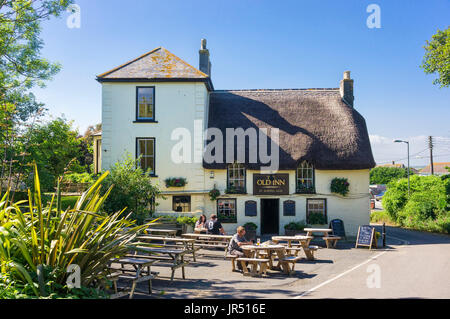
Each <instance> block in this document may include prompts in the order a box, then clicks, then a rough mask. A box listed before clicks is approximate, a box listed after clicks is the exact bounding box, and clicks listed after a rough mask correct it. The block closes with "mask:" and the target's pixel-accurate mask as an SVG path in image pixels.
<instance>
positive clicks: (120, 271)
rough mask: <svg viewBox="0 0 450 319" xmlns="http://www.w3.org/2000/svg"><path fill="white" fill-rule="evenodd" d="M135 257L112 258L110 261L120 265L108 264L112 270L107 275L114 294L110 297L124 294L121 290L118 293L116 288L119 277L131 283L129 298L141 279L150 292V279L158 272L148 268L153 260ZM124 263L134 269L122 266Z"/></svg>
mask: <svg viewBox="0 0 450 319" xmlns="http://www.w3.org/2000/svg"><path fill="white" fill-rule="evenodd" d="M136 257H137V256H132V257H129V258H126V257H125V258H120V259H115V260H112V263H118V264H120V267H114V266H112V265H110V266H109V268H110V269H111V270H113V271H114V272H113V273H111V274H110V275H108V276H107V278H108V279H109V280H111V281H113V286H114V291H115V294H114V295H113V296H112V298H119V297H122V296H123V295H124V294H123V292H120V293H119V291H118V289H117V281H118V280H119V279H123V280H127V281H131V283H132V285H131V290H130V296H129V298H130V299H132V298H133V295H134V291H135V289H136V285H137V284H138V283H140V282H143V281H147V282H148V292H149V294H152V279H154V278H156V277H157V276H158V274H159V273H158V272H155V271H151V270H150V266H151V265H152V264H153V263H155V261H150V260H146V259H143V258H136ZM125 265H131V266H133V268H134V269H133V270H132V269H126V268H125V267H124V266H125ZM145 269H147V270H145Z"/></svg>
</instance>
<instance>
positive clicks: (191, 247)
mask: <svg viewBox="0 0 450 319" xmlns="http://www.w3.org/2000/svg"><path fill="white" fill-rule="evenodd" d="M137 239H138V240H142V241H145V242H158V241H162V242H163V245H164V247H166V248H180V245H178V244H181V247H183V248H184V249H185V250H186V252H187V253H192V259H193V260H194V262H196V261H197V260H196V257H195V252H196V251H197V250H199V249H200V247H195V239H190V238H178V237H158V236H138V237H137ZM168 243H169V244H168ZM170 243H175V244H170Z"/></svg>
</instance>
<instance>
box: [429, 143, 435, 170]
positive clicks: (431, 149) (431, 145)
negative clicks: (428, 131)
mask: <svg viewBox="0 0 450 319" xmlns="http://www.w3.org/2000/svg"><path fill="white" fill-rule="evenodd" d="M428 147H429V148H430V167H431V175H434V164H433V136H429V137H428Z"/></svg>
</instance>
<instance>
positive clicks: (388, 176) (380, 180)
mask: <svg viewBox="0 0 450 319" xmlns="http://www.w3.org/2000/svg"><path fill="white" fill-rule="evenodd" d="M410 175H412V173H411V172H410ZM407 176H408V170H407V169H404V168H400V167H383V166H378V167H375V168H372V169H371V170H370V184H381V185H387V184H389V183H390V182H391V181H395V180H398V179H400V178H404V177H407Z"/></svg>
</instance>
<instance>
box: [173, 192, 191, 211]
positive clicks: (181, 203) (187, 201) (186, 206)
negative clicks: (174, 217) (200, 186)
mask: <svg viewBox="0 0 450 319" xmlns="http://www.w3.org/2000/svg"><path fill="white" fill-rule="evenodd" d="M172 206H173V210H174V211H176V212H182V213H185V212H190V211H191V196H173V198H172Z"/></svg>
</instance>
